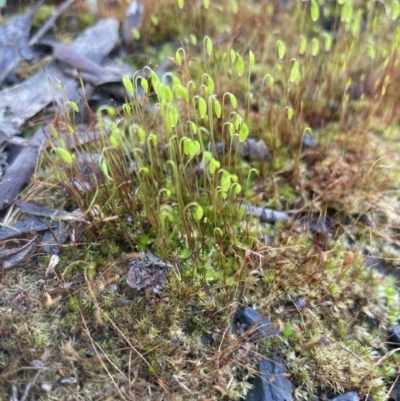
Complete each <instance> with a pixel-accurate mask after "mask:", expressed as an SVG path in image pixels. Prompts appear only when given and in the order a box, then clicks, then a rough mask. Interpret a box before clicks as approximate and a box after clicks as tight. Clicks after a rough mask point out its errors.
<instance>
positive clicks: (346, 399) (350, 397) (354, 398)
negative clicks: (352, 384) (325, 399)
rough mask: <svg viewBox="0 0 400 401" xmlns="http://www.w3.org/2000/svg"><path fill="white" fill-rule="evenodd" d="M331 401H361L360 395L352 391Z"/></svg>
mask: <svg viewBox="0 0 400 401" xmlns="http://www.w3.org/2000/svg"><path fill="white" fill-rule="evenodd" d="M329 401H360V398H359V397H358V394H357V393H356V392H355V391H350V392H349V393H345V394H342V395H338V396H337V397H335V398H331V399H330V400H329Z"/></svg>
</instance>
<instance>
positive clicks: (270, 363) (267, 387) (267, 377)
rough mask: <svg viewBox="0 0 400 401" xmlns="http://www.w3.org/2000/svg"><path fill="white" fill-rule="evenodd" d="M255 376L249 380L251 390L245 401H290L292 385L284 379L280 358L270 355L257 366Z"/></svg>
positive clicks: (283, 368) (284, 374)
mask: <svg viewBox="0 0 400 401" xmlns="http://www.w3.org/2000/svg"><path fill="white" fill-rule="evenodd" d="M257 371H258V373H257V375H256V376H254V377H253V378H251V379H250V380H249V382H250V383H251V384H252V385H253V388H252V389H251V390H250V391H249V392H248V393H247V396H246V398H245V401H292V400H293V398H292V387H293V386H292V383H291V382H290V380H289V379H288V378H287V377H286V368H285V366H284V364H283V361H282V359H281V358H279V357H278V356H277V355H271V357H270V358H268V359H266V360H264V361H261V362H260V363H259V364H258V366H257Z"/></svg>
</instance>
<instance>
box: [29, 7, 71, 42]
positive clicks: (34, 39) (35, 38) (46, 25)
mask: <svg viewBox="0 0 400 401" xmlns="http://www.w3.org/2000/svg"><path fill="white" fill-rule="evenodd" d="M74 1H75V0H66V1H64V3H63V4H61V6H60V7H58V10H57V12H56V13H55V14H54V15H52V16H51V17H50V18H49V19H48V20H47V21H46V22H45V23H44V24H43V25H42V27H41V28H40V29H39V30H38V31H37V32H36V33H35V34H34V35H33V36H32V37H31V40H30V41H29V46H32V45H35V44H36V43H37V42H38V41H39V40H40V39H41V38H42V36H43V35H44V34H45V33H46V32H47V31H48V30H49V29H50V27H51V26H52V25H53V24H54V22H55V21H56V19H57V18H58V17H59V16H60V15H61V14H62V13H63V12H64V11H65V10H66V9H67V8H68V7H69V6H70V5H71V4H72V3H73V2H74Z"/></svg>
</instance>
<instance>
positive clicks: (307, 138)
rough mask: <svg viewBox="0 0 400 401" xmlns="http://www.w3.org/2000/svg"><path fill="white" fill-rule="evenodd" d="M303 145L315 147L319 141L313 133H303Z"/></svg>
mask: <svg viewBox="0 0 400 401" xmlns="http://www.w3.org/2000/svg"><path fill="white" fill-rule="evenodd" d="M302 145H303V146H304V147H305V148H307V149H309V148H315V146H317V141H316V140H315V138H314V135H311V134H305V135H303V140H302Z"/></svg>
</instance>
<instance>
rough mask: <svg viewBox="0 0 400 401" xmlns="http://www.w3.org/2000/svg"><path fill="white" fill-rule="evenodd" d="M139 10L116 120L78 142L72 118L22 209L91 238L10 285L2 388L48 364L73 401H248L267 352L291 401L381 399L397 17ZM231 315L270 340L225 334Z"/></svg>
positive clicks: (393, 358) (362, 5) (167, 4)
mask: <svg viewBox="0 0 400 401" xmlns="http://www.w3.org/2000/svg"><path fill="white" fill-rule="evenodd" d="M100 3H101V2H99V4H100ZM125 3H126V2H123V1H121V2H119V3H118V4H119V6H120V7H121V8H123V7H125ZM143 6H144V13H143V21H142V26H141V27H140V30H138V32H139V33H140V39H134V40H136V42H134V43H135V44H136V45H137V46H139V45H140V46H142V49H143V50H145V51H146V52H147V53H146V54H148V56H146V57H145V58H142V57H135V58H134V59H130V58H128V59H127V60H125V61H127V62H128V63H131V67H132V70H133V71H135V72H134V73H132V74H127V75H124V76H123V77H122V78H121V84H120V89H121V91H122V93H123V96H122V98H121V99H120V103H118V99H116V101H115V102H114V103H111V104H107V105H106V106H101V107H99V108H98V109H97V110H93V112H92V113H91V114H90V116H91V117H90V118H91V119H92V120H91V121H92V124H93V126H92V128H93V129H92V130H91V131H93V132H94V133H95V134H94V137H95V140H93V141H90V142H87V143H84V144H82V143H79V144H78V138H79V136H78V128H79V127H78V126H77V124H76V121H78V120H79V116H80V114H83V112H84V110H85V108H86V105H85V103H88V104H89V102H88V99H86V100H85V102H82V103H79V104H78V103H74V102H72V101H70V100H67V101H66V102H65V103H64V109H63V113H60V115H57V117H56V118H55V119H54V121H53V126H52V128H51V141H50V146H49V148H48V149H47V150H46V151H45V157H44V158H43V160H41V162H40V164H39V165H38V167H37V172H36V174H35V178H34V181H33V183H32V185H30V186H29V188H28V189H27V190H26V191H25V193H24V198H25V199H26V200H27V201H32V200H33V199H34V197H36V198H38V195H37V194H40V193H46V194H48V195H46V196H43V197H41V198H40V199H38V200H40V201H41V202H43V203H44V202H46V203H48V206H49V207H60V208H64V209H67V210H70V211H71V210H74V209H78V210H80V212H81V213H82V215H83V218H84V221H85V223H84V227H83V229H82V231H81V234H80V236H79V238H78V239H77V242H76V243H75V244H69V245H64V246H63V245H60V247H61V249H62V251H63V252H62V253H61V255H60V261H59V263H58V265H57V266H56V267H55V268H54V275H53V276H51V277H50V278H46V279H45V280H43V278H42V276H41V272H42V271H46V269H47V267H48V263H49V257H48V256H45V255H40V256H39V259H38V260H39V269H37V270H35V271H30V272H28V271H24V270H22V271H17V270H14V271H11V272H9V274H7V275H6V276H5V278H4V282H3V284H2V285H3V286H4V288H6V289H7V290H6V294H5V297H6V298H7V300H8V302H9V303H12V302H14V301H13V300H15V299H17V298H16V297H17V296H18V295H17V294H18V293H22V292H21V289H22V288H29V291H28V290H26V291H25V292H24V293H23V294H25V295H24V297H25V298H24V305H25V306H24V308H25V309H24V313H23V314H22V313H21V308H22V307H23V305H22V304H18V305H19V306H18V308H19V309H18V308H17V307H16V308H15V309H10V310H9V311H8V312H6V313H4V314H0V318H1V319H2V320H1V325H0V326H1V327H2V328H3V329H2V336H1V339H0V349H7V352H6V353H1V352H0V364H1V366H2V367H3V369H4V372H3V373H2V375H4V377H5V380H6V381H8V382H7V383H8V384H7V385H10V386H11V385H12V384H13V383H17V382H18V380H21V379H23V380H31V377H30V376H29V375H30V372H31V371H30V370H27V369H26V363H27V362H26V361H27V360H28V359H29V360H31V359H32V360H39V359H40V360H42V361H43V363H44V364H45V366H46V367H48V369H43V371H41V373H40V380H41V381H43V382H44V381H46V382H47V381H49V382H52V383H59V381H60V380H61V379H62V378H69V377H79V380H81V382H82V383H84V385H83V386H71V387H69V388H68V391H69V396H70V397H72V398H74V397H75V398H74V399H79V397H80V398H82V397H83V398H84V399H93V394H100V393H101V396H104V397H109V398H110V399H111V398H113V399H117V398H118V399H131V398H135V399H144V398H145V397H147V396H149V394H150V395H151V396H153V395H155V394H162V397H164V399H168V400H169V399H170V400H172V399H195V398H196V397H202V399H240V398H241V397H243V396H245V394H246V392H247V391H248V390H249V384H248V378H249V377H250V376H251V375H254V374H256V372H254V369H253V368H252V367H253V366H255V364H256V362H257V361H258V360H259V358H261V356H268V355H270V354H271V353H273V352H279V354H280V356H281V357H282V358H283V360H284V362H285V364H286V366H287V368H288V371H289V375H290V380H291V382H292V383H293V386H294V390H293V398H294V399H297V400H300V399H308V400H317V399H330V398H333V396H334V395H337V394H341V393H345V392H350V391H355V392H357V393H358V394H359V395H360V397H366V396H370V397H371V398H373V399H374V400H375V401H377V400H384V399H386V398H385V397H386V395H387V392H388V387H389V386H388V383H389V382H390V381H391V380H394V378H395V372H394V370H395V367H396V364H397V363H398V361H397V359H398V356H397V355H396V354H395V353H391V352H389V349H388V346H387V344H386V343H385V341H386V337H385V333H384V330H383V328H386V327H388V326H390V325H393V324H395V323H396V322H397V319H398V317H399V313H398V310H397V307H396V305H398V288H397V284H396V282H395V280H393V279H391V278H389V277H387V276H385V275H384V274H383V275H382V274H380V273H378V272H377V271H376V270H374V269H370V268H369V267H367V263H368V261H369V259H371V258H372V256H374V257H375V256H379V257H380V258H383V259H385V261H386V266H389V264H390V265H393V266H394V267H396V266H397V261H398V260H399V255H398V250H397V249H396V247H395V246H393V244H396V243H397V237H396V235H397V234H396V227H397V221H398V217H399V216H398V210H397V209H396V208H395V207H393V205H394V204H395V202H397V200H396V199H397V197H398V193H397V187H396V185H395V183H396V182H397V180H398V171H399V170H398V155H397V154H396V152H395V149H396V146H395V145H394V144H395V143H397V142H396V141H397V140H398V138H397V136H398V135H397V134H396V132H398V130H397V128H396V127H397V126H398V118H399V117H398V113H397V112H396V110H397V105H398V102H399V93H400V91H399V88H398V79H397V72H396V71H397V67H396V66H397V63H398V61H397V41H398V38H399V32H400V31H399V29H398V28H397V25H396V23H397V18H398V12H397V11H396V10H398V9H399V6H398V2H396V1H393V2H388V4H386V5H385V7H383V6H382V5H381V4H378V3H377V2H373V1H363V2H361V1H352V2H350V1H347V0H344V1H341V2H336V1H329V0H325V2H321V1H314V0H312V1H306V2H304V1H303V2H286V3H285V4H283V3H282V4H281V3H279V4H275V3H274V2H269V1H260V2H254V3H250V2H246V1H227V0H218V1H217V0H213V1H203V2H188V1H186V2H185V1H183V0H180V1H176V0H164V1H159V0H151V1H148V2H144V3H143ZM82 7H84V5H82ZM101 7H103V5H102V6H101ZM288 26H290V27H291V28H292V29H290V30H289V29H286V27H288ZM135 37H136V38H139V35H138V34H137V33H136V34H135ZM170 39H179V40H176V41H174V42H172V45H171V44H169V46H165V47H163V48H160V46H159V45H160V43H164V42H167V41H169V40H170ZM155 46H157V47H155ZM140 54H141V53H140ZM157 64H159V66H158V67H156V65H157ZM121 91H120V92H121ZM63 95H66V93H63ZM87 96H91V95H90V94H89V92H88V93H87ZM60 98H61V97H60ZM396 135H397V136H396ZM70 143H72V144H74V145H73V146H70ZM59 182H62V183H63V188H62V189H60V188H59V187H58V186H57V184H58V183H59ZM367 223H368V224H367ZM369 223H370V224H369ZM160 264H162V267H160ZM164 265H165V266H166V267H165V266H164ZM164 267H165V268H164ZM43 294H48V295H49V297H50V298H48V297H47V296H46V299H47V301H45V303H44V306H43V305H42V302H41V296H42V295H43ZM18 299H20V298H18ZM54 300H56V301H54ZM53 301H54V302H53ZM300 301H301V302H300ZM238 306H249V307H252V308H254V309H257V310H258V312H259V313H260V314H261V315H263V316H267V317H268V318H269V319H270V320H271V321H272V322H273V324H274V325H275V326H276V328H277V330H279V332H280V333H281V334H280V336H278V337H277V338H273V339H263V340H260V341H256V340H253V339H252V338H251V337H249V336H248V333H246V334H243V333H242V332H241V331H240V328H239V329H238V330H237V331H235V330H233V328H232V317H233V315H234V313H235V311H236V310H237V308H238ZM60 316H61V317H62V318H60ZM246 350H247V351H246ZM249 350H250V351H249ZM245 351H246V352H245ZM243 355H244V356H243ZM11 360H12V361H13V363H12V364H11V362H10V361H11ZM383 361H384V363H383ZM10 366H11V367H10ZM17 371H18V378H17V376H16V373H15V372H17ZM2 377H3V376H2ZM0 388H1V386H0ZM1 391H3V390H1V389H0V394H2V393H1ZM32 391H33V392H36V393H35V396H36V395H37V396H38V397H39V396H43V393H40V391H41V390H40V389H39V386H38V388H37V389H36V388H35V389H34V390H32ZM65 392H66V387H65V386H64V387H63V386H62V385H57V386H56V385H55V384H54V389H53V391H52V392H50V393H49V394H48V396H47V397H48V398H47V399H49V400H50V399H53V398H56V397H60V396H64V394H65ZM3 394H5V393H4V392H3ZM32 394H33V393H32ZM96 396H97V395H96ZM52 397H53V398H52ZM0 398H1V397H0Z"/></svg>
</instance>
